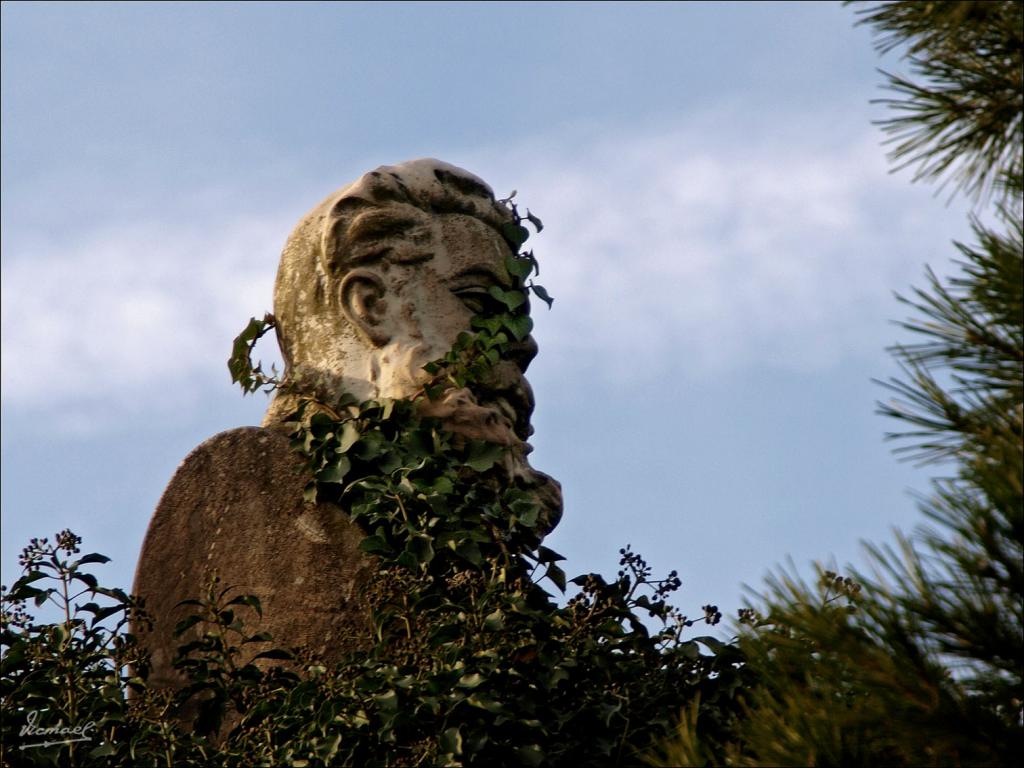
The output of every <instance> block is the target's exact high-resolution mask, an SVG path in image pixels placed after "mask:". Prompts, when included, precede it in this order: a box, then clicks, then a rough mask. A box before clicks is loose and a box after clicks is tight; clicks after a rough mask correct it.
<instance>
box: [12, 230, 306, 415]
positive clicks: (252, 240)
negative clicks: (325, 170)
mask: <svg viewBox="0 0 1024 768" xmlns="http://www.w3.org/2000/svg"><path fill="white" fill-rule="evenodd" d="M289 226H290V222H288V221H285V220H283V219H282V220H280V221H275V220H267V219H259V220H257V219H244V218H239V219H235V220H233V221H229V222H227V223H226V224H223V225H219V226H208V227H192V228H189V227H188V226H184V227H183V226H180V225H177V224H175V223H174V222H160V221H151V222H145V223H134V224H132V225H130V226H125V227H118V228H110V229H103V230H100V231H94V232H78V233H74V234H75V238H74V239H73V240H69V241H68V242H63V243H54V242H52V241H51V242H47V241H45V240H42V239H37V240H36V242H35V243H34V244H32V245H23V246H19V247H17V248H15V249H9V251H8V253H7V254H6V257H7V258H6V260H5V264H4V270H3V272H4V274H3V286H2V291H3V295H2V310H3V345H2V356H3V359H2V371H3V397H4V400H5V404H7V405H13V406H16V407H28V408H42V407H45V408H46V409H47V410H59V411H61V412H62V415H63V416H65V417H67V416H75V415H76V414H77V415H78V416H80V417H81V416H83V415H84V414H85V413H87V412H88V411H90V410H92V409H95V408H96V407H97V404H98V403H100V402H106V403H107V404H108V405H109V404H110V403H111V402H114V403H117V404H118V406H119V407H129V408H130V407H132V406H136V405H139V404H141V403H143V402H147V403H150V404H152V405H153V406H154V407H155V408H156V409H157V410H162V409H163V410H166V409H169V408H174V407H175V406H177V405H179V404H180V403H181V402H183V401H184V400H187V399H188V398H190V397H191V396H192V395H194V394H195V392H196V391H198V390H199V389H202V388H203V387H204V386H208V385H209V383H210V381H211V380H212V379H213V378H214V377H218V376H219V377H222V378H226V377H227V370H226V367H225V361H226V359H227V354H228V351H229V346H230V341H231V339H232V338H233V337H234V335H235V334H236V333H237V332H238V331H239V330H240V329H241V327H242V325H244V323H245V321H246V319H247V318H248V317H249V316H250V315H253V314H259V313H261V312H263V311H264V310H265V309H269V308H270V304H271V296H272V287H273V280H274V274H275V271H276V263H277V258H278V252H279V248H280V243H281V242H283V239H284V235H283V234H282V233H287V231H288V227H289ZM11 250H14V251H15V252H13V253H11V252H10V251H11Z"/></svg>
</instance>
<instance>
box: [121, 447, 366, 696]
mask: <svg viewBox="0 0 1024 768" xmlns="http://www.w3.org/2000/svg"><path fill="white" fill-rule="evenodd" d="M308 479H309V475H308V474H307V473H306V472H305V471H304V470H303V467H302V461H301V457H300V456H299V455H298V454H296V453H295V452H294V451H293V450H292V449H291V448H290V446H289V440H288V438H287V437H286V436H285V435H283V434H282V433H280V432H277V431H274V430H270V429H263V428H258V427H246V428H240V429H232V430H228V431H227V432H222V433H220V434H219V435H216V436H214V437H212V438H210V439H209V440H207V441H206V442H204V443H203V444H202V445H200V446H199V447H198V448H196V449H195V450H194V451H192V453H191V454H189V455H188V457H187V458H186V459H185V460H184V461H183V462H182V464H181V466H180V467H179V468H178V471H177V472H176V473H175V475H174V478H173V479H172V480H171V482H170V484H169V485H168V486H167V490H166V491H164V495H163V497H162V498H161V500H160V504H159V505H158V506H157V509H156V512H155V513H154V514H153V519H152V521H151V522H150V525H149V530H148V532H147V533H146V539H145V542H144V544H143V547H142V553H141V556H140V558H139V565H138V569H137V571H136V574H135V586H134V590H133V591H134V592H135V594H137V595H139V596H141V597H142V598H144V600H145V603H146V608H147V610H148V612H149V613H150V614H151V615H152V616H153V617H154V618H155V624H154V627H153V629H152V631H150V632H146V633H144V634H143V635H142V637H143V642H144V643H145V644H146V646H147V647H148V648H149V649H150V652H151V654H152V665H153V666H152V673H151V676H150V681H151V683H152V684H154V685H157V686H161V685H170V686H175V685H178V684H180V682H181V680H180V678H179V677H178V676H177V675H176V673H175V672H174V671H173V670H172V668H171V661H172V660H173V658H174V652H175V650H176V648H177V647H178V646H179V645H181V644H182V643H183V642H185V641H186V640H187V639H189V638H191V637H194V636H195V633H196V632H198V631H199V628H198V627H197V628H195V629H194V630H190V632H189V634H188V635H186V636H184V637H182V638H175V637H174V635H173V633H174V627H175V625H176V623H177V622H178V621H180V620H181V619H183V618H184V617H186V616H187V615H189V614H190V613H193V612H194V610H195V608H194V606H183V607H175V606H176V604H177V603H178V602H180V601H182V600H186V599H194V598H199V597H201V596H202V595H203V594H205V591H206V587H207V584H208V583H209V581H210V579H211V578H212V577H213V575H214V574H216V575H218V576H219V577H220V579H221V582H220V586H221V588H226V587H231V588H232V591H231V592H230V593H229V597H230V596H234V595H237V594H255V595H257V596H258V597H259V599H260V601H261V602H262V606H263V618H262V620H259V619H258V618H257V616H256V614H255V612H253V611H251V610H249V609H247V608H245V607H240V608H239V610H238V613H239V615H241V616H242V617H244V618H245V619H246V628H247V633H253V632H256V631H267V632H270V633H271V634H272V635H273V638H274V643H273V644H274V645H275V646H279V647H292V646H303V647H305V648H307V649H309V650H311V651H312V652H313V653H315V654H317V655H319V656H321V657H322V658H324V659H325V660H326V661H328V662H330V661H332V660H333V659H335V658H337V656H338V654H339V653H340V652H341V651H342V650H344V649H346V648H351V647H352V645H353V644H362V643H365V642H366V640H367V639H368V637H369V615H368V612H367V608H366V604H365V601H364V600H363V597H362V593H363V590H364V588H365V586H366V585H367V583H368V582H369V581H370V578H371V577H372V575H373V573H374V571H375V566H374V562H373V559H372V558H370V557H369V556H367V555H366V554H364V553H363V552H361V551H360V550H359V542H360V541H361V540H362V533H361V531H360V530H359V528H358V527H357V526H356V525H354V524H353V523H352V522H350V521H349V519H348V517H347V516H346V515H345V513H344V512H343V511H342V510H341V509H339V508H338V507H337V506H335V505H333V504H328V503H322V502H321V503H318V504H307V503H305V502H304V501H303V498H302V490H303V488H304V486H305V484H306V482H307V480H308ZM257 646H259V647H257ZM266 647H267V646H266V645H264V644H262V643H261V644H253V645H251V646H246V649H247V651H246V653H247V655H248V656H249V657H251V656H252V655H255V654H256V653H257V652H258V651H259V650H263V649H265V648H266ZM243 661H245V659H243Z"/></svg>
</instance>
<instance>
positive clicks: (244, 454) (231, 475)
mask: <svg viewBox="0 0 1024 768" xmlns="http://www.w3.org/2000/svg"><path fill="white" fill-rule="evenodd" d="M308 479H309V477H308V473H306V472H305V471H304V461H303V459H302V457H301V456H300V455H299V454H298V453H296V452H295V451H294V450H293V449H292V446H291V440H290V439H289V437H288V436H287V435H286V434H284V432H282V431H280V430H276V429H268V428H266V427H237V428H234V429H228V430H225V431H223V432H219V433H217V434H215V435H213V436H212V437H210V438H209V439H207V440H204V441H203V442H202V443H200V444H199V445H197V446H196V447H195V449H193V451H191V452H190V453H189V454H188V455H187V456H186V457H185V458H184V459H183V460H182V462H181V464H179V465H178V468H177V470H176V471H175V473H174V476H173V477H172V478H171V481H170V483H169V484H168V486H167V489H166V490H165V492H164V495H163V497H162V499H161V501H160V504H159V505H158V511H159V510H160V509H161V508H163V507H166V506H167V505H168V504H171V505H173V506H180V505H181V504H186V505H187V504H188V503H189V502H190V501H196V502H199V501H201V500H202V501H203V502H205V503H215V502H216V501H217V500H223V501H241V500H243V499H247V500H248V501H250V502H256V501H258V500H259V498H260V497H264V496H270V497H271V499H269V500H267V501H272V502H273V506H274V507H275V508H276V509H279V510H281V509H282V508H283V507H288V506H294V504H296V503H301V501H302V488H303V487H304V486H305V483H306V482H307V481H308Z"/></svg>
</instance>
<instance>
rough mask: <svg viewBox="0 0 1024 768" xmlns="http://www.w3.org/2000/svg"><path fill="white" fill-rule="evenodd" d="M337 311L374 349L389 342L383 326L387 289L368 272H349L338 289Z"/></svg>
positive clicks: (382, 282) (386, 328) (387, 331)
mask: <svg viewBox="0 0 1024 768" xmlns="http://www.w3.org/2000/svg"><path fill="white" fill-rule="evenodd" d="M338 291H339V295H340V299H341V311H342V312H344V313H345V317H347V318H348V321H349V322H350V323H352V325H353V326H355V328H356V329H357V330H358V331H359V333H360V334H361V335H362V336H363V338H365V339H366V340H367V341H368V342H370V343H371V344H372V345H373V346H375V347H382V346H384V345H385V344H387V343H388V342H389V341H391V331H390V329H389V328H388V323H387V319H388V318H387V301H386V299H385V294H386V293H387V289H386V288H385V286H384V281H383V280H381V279H380V276H379V275H378V274H376V273H375V272H371V271H370V270H368V269H353V270H352V271H351V272H349V273H348V274H347V275H345V277H344V279H343V280H342V281H341V285H340V286H339V288H338Z"/></svg>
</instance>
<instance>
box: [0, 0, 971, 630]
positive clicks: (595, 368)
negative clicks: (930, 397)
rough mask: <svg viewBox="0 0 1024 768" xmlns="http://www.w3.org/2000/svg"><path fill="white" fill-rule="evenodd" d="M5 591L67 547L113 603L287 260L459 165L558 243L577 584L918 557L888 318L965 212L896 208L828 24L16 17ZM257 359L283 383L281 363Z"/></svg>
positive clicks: (545, 378)
mask: <svg viewBox="0 0 1024 768" xmlns="http://www.w3.org/2000/svg"><path fill="white" fill-rule="evenodd" d="M2 13H3V19H2V22H3V24H2V27H3V29H2V36H3V38H2V43H3V73H2V77H3V82H2V119H3V136H2V144H3V146H2V151H3V155H2V161H3V175H2V194H3V212H2V227H3V261H2V292H3V295H2V311H3V319H2V334H3V338H2V356H3V357H2V416H3V428H2V473H3V476H2V510H3V516H2V532H3V545H2V573H3V581H4V583H8V584H9V583H10V581H11V579H12V578H14V577H15V575H16V573H17V566H16V559H17V552H18V551H19V550H20V548H21V547H22V546H24V544H25V543H26V542H27V540H28V538H30V537H33V536H42V535H49V534H52V533H54V532H55V531H57V530H59V529H61V528H64V527H70V528H72V529H73V530H75V531H76V532H77V533H79V534H80V535H82V536H84V538H85V546H86V547H88V548H89V549H90V550H98V551H102V552H104V553H106V554H108V555H111V556H112V557H113V558H114V562H113V563H111V564H110V565H109V566H106V569H105V572H104V573H103V576H104V578H105V580H106V581H107V582H108V583H112V584H114V585H120V586H125V587H127V586H129V585H130V583H131V578H132V573H133V570H134V565H135V558H136V556H137V552H138V549H139V546H140V544H141V541H142V537H143V535H144V533H145V528H146V525H147V522H148V519H149V516H150V514H151V512H152V510H153V508H154V506H155V505H156V503H157V500H158V499H159V496H160V493H161V492H162V490H163V488H164V486H165V485H166V483H167V481H168V480H169V479H170V477H171V475H172V473H173V472H174V469H175V467H176V466H177V464H178V462H179V461H180V460H181V459H182V458H184V456H185V455H186V454H187V453H188V451H189V450H191V449H192V448H193V447H194V446H195V445H197V444H198V443H199V442H201V441H202V440H203V439H205V438H207V437H209V436H211V435H213V434H215V433H217V432H219V431H221V430H224V429H228V428H231V427H234V426H240V425H245V424H254V423H258V421H259V419H260V417H261V415H262V412H263V410H264V409H265V401H264V399H263V398H262V396H260V397H257V398H251V397H250V398H245V399H243V398H242V396H241V394H240V393H239V392H237V391H236V390H234V389H233V388H232V386H231V384H230V381H229V378H228V374H227V370H226V367H225V365H224V361H225V359H226V357H227V353H228V350H229V346H230V341H231V339H232V338H233V336H234V335H235V334H236V333H237V332H238V330H240V329H241V327H242V326H243V325H244V324H245V322H246V320H247V319H248V318H249V316H250V315H260V314H261V313H262V312H264V311H265V310H269V309H270V308H271V290H272V285H273V279H274V274H275V271H276V264H277V259H278V254H279V251H280V247H281V245H282V244H283V242H284V239H285V237H286V236H287V234H288V232H289V231H290V229H291V227H292V225H293V224H294V223H295V222H296V221H297V219H298V218H299V216H301V215H302V214H303V213H304V212H305V211H306V210H308V209H309V208H310V207H312V206H313V205H314V204H315V203H316V202H317V201H319V200H320V199H322V198H323V197H324V195H326V194H327V193H328V192H330V191H331V190H333V189H335V188H337V187H339V186H341V185H342V184H344V183H346V182H348V181H350V180H351V179H353V178H355V177H356V176H358V175H359V174H361V173H362V172H364V171H367V170H370V169H372V168H374V167H376V166H377V165H380V164H384V163H394V162H399V161H402V160H407V159H411V158H416V157H423V156H432V157H438V158H441V159H443V160H446V161H448V162H452V163H455V164H456V165H461V166H463V167H465V168H467V169H468V170H470V171H472V172H474V173H476V174H478V175H480V176H481V177H483V178H484V179H486V180H487V181H488V182H489V183H490V184H491V185H492V186H493V187H494V189H495V191H497V192H499V193H500V194H502V195H504V194H506V193H508V192H510V191H511V190H513V189H516V190H518V197H517V199H519V200H521V201H522V203H524V204H525V205H527V206H529V207H530V208H531V209H532V210H533V211H535V212H536V213H537V214H538V215H539V216H540V217H541V218H542V219H543V220H544V222H545V224H546V226H545V230H544V232H543V233H542V234H541V235H539V236H538V237H536V239H535V240H533V241H531V244H533V246H534V248H535V252H536V253H537V255H538V257H539V259H540V262H541V269H542V272H541V280H540V282H542V283H543V284H544V285H545V286H546V287H547V288H548V290H549V291H550V292H551V294H552V295H554V296H555V298H556V301H555V305H554V308H553V310H551V311H550V312H548V311H546V310H544V309H543V307H541V308H540V309H539V310H536V312H537V317H536V321H537V330H536V331H535V335H536V337H537V339H538V342H539V344H540V347H541V353H540V356H539V357H538V358H537V360H536V361H535V362H534V364H533V366H532V367H531V372H530V379H531V382H532V383H533V385H534V389H535V391H536V394H537V400H538V408H537V413H536V416H535V420H534V423H535V426H536V428H537V434H536V435H535V437H534V439H533V443H534V445H535V446H536V451H535V453H534V456H533V459H534V464H535V466H537V467H538V468H539V469H543V470H545V471H547V472H549V473H550V474H552V475H554V476H555V477H556V478H558V479H559V480H561V482H562V483H563V489H564V494H565V499H566V512H565V516H564V518H563V522H562V523H561V525H560V527H559V528H558V530H557V531H556V532H555V533H554V534H552V536H551V537H550V539H549V542H548V543H549V544H550V546H552V547H554V548H555V549H557V550H559V551H560V552H562V553H563V554H565V555H566V556H567V557H568V568H567V570H568V571H569V572H570V575H574V574H576V573H582V572H588V571H599V572H602V573H605V574H610V573H614V571H615V570H616V568H617V552H618V549H619V547H621V546H623V545H624V544H626V543H631V544H632V545H633V548H634V549H635V550H638V551H640V552H641V553H643V554H644V555H645V556H646V557H647V558H648V560H649V561H650V562H651V564H652V565H653V566H654V568H655V571H656V572H667V571H668V570H671V569H673V568H674V569H677V570H678V571H679V573H680V577H681V578H682V580H683V589H682V592H681V593H680V595H679V598H678V600H677V602H678V604H679V605H680V606H681V607H683V608H684V609H686V610H689V611H692V612H693V613H700V611H699V606H700V605H701V604H703V603H705V602H714V603H717V604H718V605H719V606H720V607H722V608H723V609H724V610H726V611H728V612H733V611H734V610H735V608H737V607H739V606H740V604H741V599H742V585H743V584H749V585H751V586H754V587H756V586H757V585H758V584H759V583H760V582H761V580H762V577H763V575H764V574H765V572H766V571H767V570H768V569H770V568H771V567H773V566H774V565H776V564H778V563H781V562H784V561H785V560H786V558H787V557H791V558H792V559H793V560H794V561H795V562H796V563H797V564H799V565H801V566H804V565H806V564H807V563H809V562H810V561H812V560H823V561H829V560H830V559H835V560H836V561H837V562H838V563H839V564H843V563H845V562H848V561H853V562H861V563H862V562H863V560H861V558H860V547H859V541H860V540H863V539H866V540H869V541H880V540H885V539H888V538H889V535H890V534H889V532H890V530H891V528H892V527H893V526H899V527H901V528H903V529H909V528H912V527H913V526H915V525H917V524H918V523H920V522H921V518H920V515H919V513H918V512H917V510H916V508H915V502H914V500H913V498H912V497H911V496H910V495H909V491H910V490H912V489H913V490H917V491H927V484H928V477H929V473H928V472H925V471H922V470H915V469H914V468H913V467H910V466H908V465H905V464H900V463H898V462H897V461H896V460H895V459H894V458H893V457H892V456H891V454H890V448H891V446H890V445H889V444H886V443H884V442H883V434H884V432H885V431H886V430H887V429H889V428H891V426H892V425H890V424H888V423H886V421H885V420H884V419H882V418H881V417H880V416H876V415H874V408H875V401H876V400H877V399H879V398H882V397H884V394H885V393H884V391H882V390H881V389H880V388H879V387H878V386H877V385H875V384H872V383H871V379H872V378H885V377H887V376H889V375H891V374H893V373H894V370H895V367H894V365H893V363H892V362H891V361H890V359H889V356H888V355H887V354H886V353H885V351H884V348H885V347H886V346H887V345H889V344H892V343H893V342H895V341H898V340H900V339H903V338H905V337H904V336H903V335H902V332H901V331H900V330H899V329H898V328H897V327H895V326H894V325H892V323H891V321H892V320H894V319H901V318H903V317H905V316H906V310H905V309H904V308H903V307H901V306H900V305H898V304H897V303H896V301H895V300H894V299H893V296H892V293H893V291H900V292H903V293H906V292H908V291H909V289H910V286H911V285H913V284H918V285H919V284H922V283H923V280H922V274H923V270H924V265H925V264H930V265H931V266H932V267H933V268H934V269H936V271H937V272H939V273H940V274H945V273H948V272H949V271H950V269H951V266H950V258H951V256H952V255H953V253H954V249H953V248H952V246H951V245H950V240H952V239H961V240H964V239H969V237H970V236H969V232H968V228H967V225H966V215H965V210H964V207H963V205H962V204H960V203H957V202H954V203H953V204H952V205H947V204H946V201H945V198H937V197H935V195H934V190H933V189H931V188H927V187H923V186H915V185H912V184H911V183H910V173H909V172H901V173H898V174H895V175H891V174H889V173H888V165H887V162H886V159H885V155H884V152H885V150H884V148H883V147H882V146H881V141H882V138H883V137H882V135H881V133H880V132H879V130H878V129H877V128H876V127H874V126H873V125H872V120H877V119H878V118H880V117H883V116H884V111H883V109H882V107H880V106H878V105H872V104H870V100H871V99H873V98H878V97H879V96H881V95H883V94H882V92H881V91H880V90H879V85H880V83H881V81H882V77H881V75H880V74H878V73H877V72H876V67H878V66H885V67H889V68H896V69H899V68H901V67H902V64H901V62H899V61H898V60H896V59H895V58H892V57H890V58H888V59H886V60H880V59H879V58H878V56H877V55H876V53H875V52H874V50H873V49H872V45H871V39H870V35H869V33H868V31H867V30H865V29H863V28H854V26H853V23H854V20H855V17H854V13H853V12H852V10H850V9H846V8H843V7H841V6H839V5H838V4H818V3H804V2H801V3H750V4H743V3H736V4H733V3H679V4H669V3H655V4H640V3H636V4H634V3H629V4H625V3H623V4H619V3H597V4H589V3H572V4H546V3H528V4H520V3H500V4H499V3H481V4H471V3H452V4H447V3H440V4H435V3H415V4H405V3H385V4H304V3H289V4H287V5H284V4H277V3H260V4H233V3H229V4H213V3H202V4H199V3H197V4H181V5H178V4H158V5H149V4H144V3H132V4H90V3H74V4H59V5H49V4H28V3H5V4H4V5H3V10H2ZM262 353H263V355H264V356H265V357H270V356H271V355H272V351H271V350H270V349H268V348H264V349H263V350H262Z"/></svg>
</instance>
